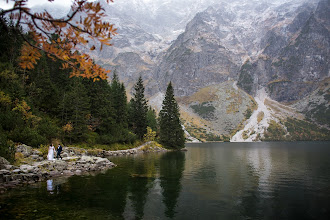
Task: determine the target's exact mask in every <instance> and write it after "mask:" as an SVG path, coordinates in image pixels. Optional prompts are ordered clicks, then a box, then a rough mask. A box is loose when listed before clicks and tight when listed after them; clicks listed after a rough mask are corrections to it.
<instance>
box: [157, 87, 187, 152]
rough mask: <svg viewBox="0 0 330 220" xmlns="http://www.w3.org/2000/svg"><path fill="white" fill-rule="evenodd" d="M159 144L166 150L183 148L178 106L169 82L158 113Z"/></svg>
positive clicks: (183, 139) (182, 132) (183, 138)
mask: <svg viewBox="0 0 330 220" xmlns="http://www.w3.org/2000/svg"><path fill="white" fill-rule="evenodd" d="M159 126H160V134H159V137H160V142H161V143H162V144H163V145H164V146H165V147H167V148H172V149H180V148H183V147H184V143H185V137H184V131H183V129H182V126H181V122H180V113H179V106H178V103H177V102H176V100H175V98H174V90H173V86H172V83H171V82H170V83H169V84H168V86H167V89H166V94H165V98H164V101H163V104H162V110H161V111H160V113H159Z"/></svg>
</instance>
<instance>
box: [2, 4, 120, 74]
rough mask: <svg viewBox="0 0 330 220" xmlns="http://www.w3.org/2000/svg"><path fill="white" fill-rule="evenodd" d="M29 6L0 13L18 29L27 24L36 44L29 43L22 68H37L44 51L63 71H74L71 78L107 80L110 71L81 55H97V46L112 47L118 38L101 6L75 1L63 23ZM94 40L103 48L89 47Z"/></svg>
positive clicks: (22, 59) (23, 51)
mask: <svg viewBox="0 0 330 220" xmlns="http://www.w3.org/2000/svg"><path fill="white" fill-rule="evenodd" d="M48 1H49V2H52V1H53V0H48ZM27 2H28V0H23V1H15V4H14V7H13V8H12V9H9V10H4V11H1V12H0V16H4V15H6V14H7V13H8V14H9V15H10V18H11V19H13V20H14V22H16V24H17V25H19V24H20V23H24V24H26V25H27V27H28V28H29V31H30V32H31V33H32V38H33V41H32V42H31V41H29V40H27V39H25V41H26V42H27V43H25V44H24V46H23V47H22V49H21V56H20V59H19V65H20V67H21V68H23V69H32V68H34V65H35V64H36V63H37V61H38V60H39V58H40V56H41V53H40V51H44V52H45V53H46V54H47V55H48V56H49V57H51V58H53V59H59V60H62V61H63V64H62V68H65V69H68V68H70V69H72V73H71V76H81V77H87V78H94V79H95V80H97V79H99V78H101V79H106V78H107V74H108V73H109V71H106V70H104V69H103V68H101V67H100V66H98V65H96V64H95V63H94V62H93V60H92V58H91V57H90V56H89V55H87V54H85V53H81V52H80V53H79V52H78V51H80V50H81V48H82V47H85V49H87V50H88V49H89V50H91V51H93V50H95V49H96V46H95V45H100V46H99V48H100V50H102V48H103V46H104V45H106V46H111V43H110V40H111V39H112V36H113V35H115V34H117V33H116V29H115V28H114V26H113V24H110V23H109V22H107V21H104V19H103V18H104V17H105V16H106V15H105V13H104V10H103V8H102V6H101V4H100V3H99V2H89V1H88V0H73V1H72V6H71V11H70V13H69V15H68V16H67V17H66V18H61V19H56V18H53V17H52V15H50V14H49V13H48V12H47V11H45V12H42V13H32V12H31V11H30V9H29V8H28V7H27V6H26V5H27ZM106 2H107V3H110V2H113V1H112V0H106ZM75 16H76V17H77V19H75ZM54 36H57V37H55V38H54ZM23 37H24V36H23ZM91 40H92V41H98V42H99V44H95V45H93V46H88V43H89V42H90V41H91Z"/></svg>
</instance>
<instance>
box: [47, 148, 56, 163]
mask: <svg viewBox="0 0 330 220" xmlns="http://www.w3.org/2000/svg"><path fill="white" fill-rule="evenodd" d="M54 152H55V148H54V146H50V147H49V148H48V155H47V159H48V160H54Z"/></svg>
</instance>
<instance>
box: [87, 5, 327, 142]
mask: <svg viewBox="0 0 330 220" xmlns="http://www.w3.org/2000/svg"><path fill="white" fill-rule="evenodd" d="M99 1H100V2H101V4H102V6H103V8H104V10H105V13H106V14H107V15H108V17H107V18H106V19H107V20H110V21H111V22H112V23H114V24H115V26H116V27H117V28H118V35H116V36H114V38H113V41H112V43H113V46H111V47H105V48H103V50H102V51H98V50H94V51H93V52H91V55H92V56H93V57H94V59H95V60H96V62H97V63H99V64H100V65H102V66H103V67H105V68H108V69H110V70H112V71H116V72H117V73H118V75H119V78H120V80H121V81H123V82H124V84H125V85H126V86H127V88H128V89H127V91H128V92H131V88H132V86H133V84H134V83H135V82H136V79H137V78H138V77H139V76H140V75H141V76H142V78H143V80H144V81H145V86H146V93H147V97H149V103H150V104H152V105H153V106H154V107H155V108H156V109H158V110H160V108H161V101H162V100H161V98H162V97H164V91H165V89H166V86H167V84H168V83H169V81H172V83H173V86H174V89H175V94H176V95H177V99H178V101H179V104H180V108H181V115H182V119H183V121H184V126H185V128H186V130H187V131H189V133H190V134H192V135H193V136H194V137H197V138H198V139H200V140H224V139H225V140H228V139H229V138H231V140H232V141H258V140H315V139H318V138H319V137H322V139H327V138H328V139H329V138H330V135H329V128H330V124H329V120H328V118H330V111H329V103H330V101H329V96H330V94H329V93H330V92H329V77H330V66H329V65H330V64H329V60H330V57H329V56H330V33H329V31H330V13H329V11H330V6H329V5H330V1H329V0H272V1H270V0H221V1H219V0H166V1H164V0H126V1H115V2H114V3H113V4H110V5H108V4H106V3H105V2H104V0H99ZM82 16H86V15H82ZM91 43H93V42H91ZM325 119H326V120H325ZM297 131H299V132H298V133H299V135H298V134H297ZM277 134H281V135H282V136H277ZM302 134H303V135H302Z"/></svg>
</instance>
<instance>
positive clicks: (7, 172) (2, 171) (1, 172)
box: [0, 169, 10, 175]
mask: <svg viewBox="0 0 330 220" xmlns="http://www.w3.org/2000/svg"><path fill="white" fill-rule="evenodd" d="M0 174H5V175H6V174H10V171H9V170H5V169H2V170H0Z"/></svg>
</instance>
